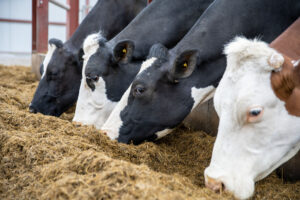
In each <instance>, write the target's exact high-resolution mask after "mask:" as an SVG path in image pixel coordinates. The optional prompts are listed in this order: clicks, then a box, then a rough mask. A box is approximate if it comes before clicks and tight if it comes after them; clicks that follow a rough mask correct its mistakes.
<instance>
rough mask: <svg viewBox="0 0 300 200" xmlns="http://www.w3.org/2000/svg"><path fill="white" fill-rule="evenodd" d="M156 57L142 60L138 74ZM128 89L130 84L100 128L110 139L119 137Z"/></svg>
mask: <svg viewBox="0 0 300 200" xmlns="http://www.w3.org/2000/svg"><path fill="white" fill-rule="evenodd" d="M156 59H157V58H155V57H152V58H149V59H147V60H146V61H144V62H143V64H142V66H141V69H140V71H139V73H138V74H140V73H141V72H143V71H144V70H146V69H147V68H149V67H150V66H151V65H152V64H153V63H154V62H155V61H156ZM130 91H131V85H130V86H129V88H128V89H127V90H126V92H125V93H124V94H123V96H122V98H121V100H120V101H119V102H118V104H117V105H116V107H115V108H114V110H113V111H112V113H111V114H110V116H109V118H108V119H107V120H106V122H105V124H104V125H103V126H102V128H101V130H103V131H105V132H106V134H107V136H108V137H109V138H110V139H112V140H115V139H117V138H118V137H119V131H120V128H121V126H122V124H123V122H122V120H121V112H122V110H124V108H125V107H126V106H127V104H128V97H129V94H130Z"/></svg>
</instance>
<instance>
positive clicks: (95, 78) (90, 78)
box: [86, 76, 99, 82]
mask: <svg viewBox="0 0 300 200" xmlns="http://www.w3.org/2000/svg"><path fill="white" fill-rule="evenodd" d="M86 79H88V80H92V81H94V82H97V81H98V80H99V76H87V77H86Z"/></svg>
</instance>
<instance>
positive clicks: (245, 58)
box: [224, 37, 283, 77]
mask: <svg viewBox="0 0 300 200" xmlns="http://www.w3.org/2000/svg"><path fill="white" fill-rule="evenodd" d="M224 53H225V54H226V56H227V68H226V71H227V73H228V74H231V76H232V77H237V76H240V73H247V72H248V71H257V72H258V73H270V72H271V71H272V70H274V68H273V67H272V66H271V64H272V63H270V61H278V62H281V61H282V60H283V57H282V56H281V55H280V54H279V53H277V51H276V50H274V49H272V48H270V47H269V46H268V44H267V43H265V42H262V41H259V40H257V39H253V40H248V39H246V38H243V37H237V38H235V39H234V40H233V41H232V42H231V43H229V44H227V45H226V46H225V49H224Z"/></svg>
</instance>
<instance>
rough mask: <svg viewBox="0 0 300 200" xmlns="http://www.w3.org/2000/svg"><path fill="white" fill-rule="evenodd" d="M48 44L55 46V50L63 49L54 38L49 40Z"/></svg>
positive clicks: (61, 44) (59, 41) (59, 42)
mask: <svg viewBox="0 0 300 200" xmlns="http://www.w3.org/2000/svg"><path fill="white" fill-rule="evenodd" d="M49 44H50V45H55V46H56V48H62V47H63V42H62V41H61V40H59V39H56V38H51V39H50V40H49Z"/></svg>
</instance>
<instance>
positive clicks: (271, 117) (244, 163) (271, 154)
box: [204, 18, 300, 199]
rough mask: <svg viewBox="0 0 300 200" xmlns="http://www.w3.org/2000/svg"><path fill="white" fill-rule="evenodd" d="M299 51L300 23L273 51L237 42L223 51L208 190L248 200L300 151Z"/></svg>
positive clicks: (256, 43) (207, 173) (275, 43)
mask: <svg viewBox="0 0 300 200" xmlns="http://www.w3.org/2000/svg"><path fill="white" fill-rule="evenodd" d="M299 47H300V18H299V19H298V20H297V21H296V22H295V23H293V24H292V25H291V26H290V27H289V28H288V29H287V30H286V31H285V32H284V33H283V34H281V35H280V36H279V37H278V38H277V39H276V40H274V41H273V42H272V43H271V44H270V45H268V44H267V43H265V42H262V41H260V40H258V39H253V40H248V39H246V38H243V37H237V38H235V39H234V40H233V41H232V42H231V43H229V44H228V45H227V46H226V47H225V50H224V52H225V54H226V56H227V67H226V70H225V73H224V76H223V78H222V80H221V81H220V84H219V86H218V88H217V89H216V93H215V96H214V105H215V109H216V111H217V113H218V116H219V117H220V124H219V129H218V130H219V131H218V135H217V139H216V141H215V144H214V148H213V153H212V158H211V162H210V165H209V167H208V168H206V169H205V173H204V174H205V183H206V186H207V187H209V188H211V189H213V190H215V191H220V190H224V189H225V190H228V191H230V192H232V193H233V194H234V195H235V196H236V197H237V198H240V199H247V198H249V197H251V196H252V195H253V193H254V189H255V187H254V185H255V182H256V181H259V180H261V179H263V178H265V177H266V176H268V175H269V174H270V173H271V172H272V171H273V170H275V169H276V168H277V167H278V166H280V165H281V164H282V163H285V162H286V161H287V160H289V159H290V158H292V157H293V156H294V155H295V154H296V153H297V152H298V151H299V149H300V62H299V61H300V48H299ZM298 60H299V61H298ZM297 61H298V62H297ZM298 158H299V157H298ZM297 167H299V165H298V166H294V168H296V169H297V170H298V171H299V168H297ZM237 169H238V170H237ZM298 173H299V172H298ZM298 178H299V177H298Z"/></svg>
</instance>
